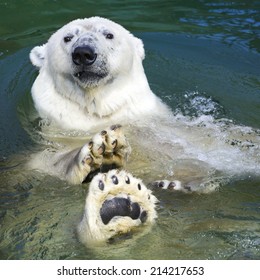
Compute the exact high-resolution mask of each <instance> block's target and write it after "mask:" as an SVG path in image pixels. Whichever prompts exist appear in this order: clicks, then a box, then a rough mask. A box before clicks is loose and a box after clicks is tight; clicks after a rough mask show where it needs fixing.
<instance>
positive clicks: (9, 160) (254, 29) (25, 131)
mask: <svg viewBox="0 0 260 280" xmlns="http://www.w3.org/2000/svg"><path fill="white" fill-rule="evenodd" d="M77 2H78V3H77ZM87 2H88V3H86V2H83V1H77V0H76V1H73V2H72V1H62V8H61V3H60V2H59V1H28V2H26V3H22V2H21V1H12V2H11V3H9V2H7V1H6V3H0V21H1V28H0V58H1V60H0V79H1V83H0V133H1V137H0V186H1V187H0V225H1V227H0V231H1V234H0V259H136V258H138V259H260V231H259V222H260V211H259V209H260V203H259V201H260V180H259V173H260V171H259V166H260V164H259V143H260V141H259V139H257V138H256V134H257V128H259V121H260V120H259V96H260V95H259V84H260V80H259V69H258V65H259V54H258V53H257V52H259V50H260V43H259V36H258V29H259V18H258V13H257V11H258V10H259V2H258V1H235V2H234V1H233V2H230V1H221V2H217V1H176V0H175V1H149V3H148V2H145V1H143V2H140V1H139V2H135V1H129V3H127V4H126V5H127V9H125V7H122V5H121V4H120V2H118V1H110V4H109V5H110V6H109V7H108V6H107V3H106V1H98V2H92V1H91V3H89V2H90V1H87ZM126 2H127V1H126ZM79 3H80V5H79ZM17 9H19V11H20V13H19V14H17V13H16V17H10V14H13V13H14V12H15V11H17ZM39 11H41V12H39ZM93 14H99V15H103V16H106V17H110V18H111V19H113V20H115V21H117V22H119V23H121V24H124V25H125V26H126V27H127V28H128V29H130V30H131V31H136V32H137V33H138V36H139V37H141V38H142V39H143V41H144V43H145V47H146V60H145V69H146V72H147V75H148V78H149V81H150V83H151V87H152V89H153V90H154V91H155V92H156V93H157V94H158V95H160V97H161V98H162V99H163V100H164V101H165V102H166V103H167V104H168V105H169V106H171V108H172V109H173V111H174V113H175V120H174V123H173V128H174V129H175V132H176V135H177V136H178V137H177V138H174V139H172V140H173V141H175V142H174V143H175V145H176V146H175V158H177V159H178V160H179V164H178V167H179V166H180V165H181V164H182V165H183V166H186V167H187V166H188V165H189V166H190V176H191V173H192V169H193V171H194V169H195V170H196V172H195V174H192V176H194V177H196V176H198V170H197V169H196V167H195V165H194V162H192V163H191V162H190V161H189V160H188V159H187V153H186V152H187V151H186V152H185V149H184V150H181V149H178V147H179V146H178V145H180V144H182V145H183V143H184V142H182V141H184V140H185V139H188V140H191V139H189V138H190V137H193V139H192V140H193V141H195V142H196V141H197V147H200V145H202V143H205V142H203V141H205V139H208V140H210V141H212V143H216V144H217V145H215V146H214V147H213V146H212V145H211V146H210V145H209V146H208V147H211V149H208V150H207V152H205V153H204V154H201V156H203V158H201V159H202V160H206V161H207V162H210V163H211V164H212V165H214V164H215V165H214V166H215V167H217V169H226V170H227V171H229V174H232V176H230V177H229V180H227V181H224V183H223V181H221V187H220V188H219V189H218V190H217V191H215V192H213V193H211V194H189V195H187V194H180V193H173V192H171V191H165V192H161V191H159V190H156V191H155V195H156V196H157V197H158V198H159V200H160V203H159V205H158V216H159V218H158V220H157V222H156V224H155V225H154V226H153V227H152V228H146V229H144V231H143V232H142V233H138V234H136V235H132V236H131V235H129V236H126V237H125V238H122V239H121V240H118V241H117V242H116V243H113V244H108V245H107V246H105V247H102V248H96V249H91V250H90V249H88V248H85V247H83V246H82V245H81V244H80V243H79V242H78V240H77V237H76V235H75V227H76V225H77V223H78V221H79V220H80V218H81V214H82V212H83V207H84V201H85V196H86V192H87V185H84V186H71V185H69V184H67V183H65V182H63V181H61V180H59V179H58V178H54V177H50V176H45V175H44V174H41V173H39V172H37V171H34V172H32V171H28V170H27V169H26V168H25V166H24V163H25V162H26V160H27V159H28V158H29V156H30V154H31V153H32V152H35V151H40V150H42V149H43V147H44V145H48V144H50V143H48V141H47V140H46V139H44V138H43V137H42V136H43V135H44V133H43V130H42V127H41V126H39V125H38V123H39V120H38V119H37V116H36V115H35V114H36V112H35V111H34V109H33V104H32V100H31V97H30V93H29V92H30V87H31V84H32V82H33V80H34V78H35V76H36V72H35V71H34V69H33V67H31V65H30V63H29V60H28V53H29V51H30V48H31V47H30V46H32V45H35V44H39V43H41V42H43V41H44V40H45V39H47V38H48V37H49V35H50V33H51V32H53V31H54V30H55V29H56V28H58V27H59V26H61V25H63V24H64V23H65V22H67V21H68V20H71V19H74V18H76V17H83V16H91V15H93ZM10 19H11V20H10ZM18 23H19V24H18ZM145 31H152V33H150V32H145ZM165 31H167V32H166V33H165ZM173 33H174V34H173ZM176 34H177V35H176ZM180 34H184V35H180ZM191 35H192V36H191ZM243 125H247V126H250V127H254V129H251V128H250V127H249V128H246V127H244V126H243ZM232 129H233V132H234V134H235V135H240V136H241V131H242V130H243V131H244V135H246V138H245V139H246V141H244V142H239V141H238V138H237V137H232V138H230V137H229V136H230V135H231V134H228V133H230V130H232ZM177 132H178V133H177ZM165 133H166V134H165V135H161V137H162V138H161V139H160V141H161V143H163V149H167V148H168V146H167V145H168V143H166V142H165V139H164V138H163V137H164V136H165V137H166V138H167V137H168V136H169V135H168V134H167V133H170V132H169V131H168V132H167V131H165ZM207 133H210V135H209V136H210V137H208V136H207ZM138 135H139V136H140V134H138V133H137V135H132V137H133V138H135V137H138ZM176 135H175V136H176ZM249 135H251V136H252V142H250V141H251V140H250V139H249V138H250V137H249ZM58 136H60V135H56V139H58ZM74 136H76V135H74ZM79 138H80V141H83V136H80V137H79ZM53 139H54V138H53ZM53 139H52V140H53ZM248 139H249V140H250V141H249V140H248ZM202 140H203V141H202ZM178 141H179V142H178ZM225 145H227V146H225ZM241 145H242V151H243V153H238V154H236V153H235V152H234V153H233V154H231V153H230V154H229V153H228V151H238V148H241ZM224 147H228V149H227V150H224ZM232 147H233V148H234V149H232ZM153 148H154V151H155V152H154V156H155V155H156V152H157V151H156V150H157V147H153ZM204 148H205V147H204ZM137 152H138V150H137V149H135V153H137ZM158 152H159V150H158ZM184 152H185V153H184ZM189 153H191V154H193V156H194V155H195V153H196V154H198V150H191V149H190V150H189ZM222 155H224V156H223V157H222V159H223V160H222V161H221V156H222ZM227 155H229V156H227ZM241 155H242V156H241ZM152 156H153V155H151V158H152ZM183 158H184V159H183ZM168 160H169V158H168ZM168 162H169V161H168ZM139 164H141V160H140V163H139ZM217 164H219V165H217ZM167 165H169V164H168V163H167V161H166V163H165V166H163V167H162V168H167ZM139 166H140V165H139ZM151 166H152V167H151V168H153V167H154V168H156V174H153V176H157V175H158V176H165V174H164V173H163V174H160V170H159V169H160V167H158V165H156V163H155V161H154V162H151ZM172 166H174V164H172V165H171V166H168V167H169V172H168V173H167V175H168V176H169V177H170V176H171V175H172V174H171V172H172V169H171V167H172ZM129 167H130V168H131V170H132V171H134V172H135V173H137V174H140V176H142V178H143V179H144V180H145V181H149V179H150V177H152V175H150V173H149V172H147V170H142V169H141V170H138V168H137V166H135V164H134V162H132V163H130V166H129ZM220 167H221V168H220ZM139 169H140V168H139ZM131 170H129V171H131ZM201 170H202V171H203V172H204V171H205V170H206V169H203V168H201ZM148 171H149V170H148ZM207 171H209V170H207ZM157 172H158V173H157ZM179 172H180V174H181V170H180V171H179ZM210 172H212V170H210ZM175 175H176V173H175ZM213 175H214V176H215V175H216V174H215V173H214V172H213ZM217 175H218V174H217ZM180 176H183V175H182V174H181V175H180ZM151 244H153V246H151Z"/></svg>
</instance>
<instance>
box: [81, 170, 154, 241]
mask: <svg viewBox="0 0 260 280" xmlns="http://www.w3.org/2000/svg"><path fill="white" fill-rule="evenodd" d="M156 203H157V199H156V197H155V196H154V195H153V194H152V192H151V190H149V189H147V187H146V186H145V185H144V184H143V183H142V181H141V180H140V179H138V178H135V177H134V176H132V175H131V174H130V173H127V172H126V171H124V170H122V171H118V170H116V169H114V170H111V171H109V172H108V173H99V174H98V175H96V176H95V177H94V178H93V180H92V182H91V183H90V186H89V191H88V195H87V198H86V204H85V211H84V216H83V219H82V221H81V223H80V225H79V228H78V229H79V230H78V232H79V236H80V239H81V241H82V242H83V243H88V244H89V243H95V242H99V241H106V240H108V239H110V238H111V237H113V236H116V235H118V234H124V233H127V232H129V231H131V230H132V229H134V228H137V227H139V226H141V225H143V224H149V223H150V224H151V223H152V222H153V221H154V220H155V218H156V217H157V214H156V210H155V208H156Z"/></svg>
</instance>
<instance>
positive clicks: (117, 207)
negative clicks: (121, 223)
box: [100, 197, 147, 225]
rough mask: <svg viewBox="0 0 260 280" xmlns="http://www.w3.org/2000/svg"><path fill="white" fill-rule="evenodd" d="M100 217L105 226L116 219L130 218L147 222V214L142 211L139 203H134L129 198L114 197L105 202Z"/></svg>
mask: <svg viewBox="0 0 260 280" xmlns="http://www.w3.org/2000/svg"><path fill="white" fill-rule="evenodd" d="M100 217H101V220H102V222H103V223H104V224H105V225H107V224H108V223H109V222H110V221H111V220H112V219H113V218H114V217H130V218H131V219H133V220H137V219H140V221H141V222H142V223H144V222H145V221H146V220H147V212H146V211H145V210H142V208H141V207H140V205H139V204H138V203H137V202H132V201H131V199H130V198H129V197H128V198H124V197H114V198H112V199H107V200H105V201H104V202H103V204H102V207H101V209H100Z"/></svg>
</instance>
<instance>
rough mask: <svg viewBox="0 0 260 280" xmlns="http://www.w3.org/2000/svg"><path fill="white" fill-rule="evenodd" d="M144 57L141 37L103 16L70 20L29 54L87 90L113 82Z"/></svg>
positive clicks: (34, 61)
mask: <svg viewBox="0 0 260 280" xmlns="http://www.w3.org/2000/svg"><path fill="white" fill-rule="evenodd" d="M126 54H127V55H126ZM143 58H144V48H143V44H142V41H141V40H139V39H138V38H135V37H134V36H133V35H132V34H131V33H129V32H128V31H127V30H126V29H124V28H123V27H122V26H120V25H119V24H116V23H114V22H112V21H110V20H108V19H104V18H100V17H92V18H88V19H78V20H74V21H72V22H70V23H68V24H67V25H65V26H63V27H62V28H61V29H59V30H58V31H57V32H56V33H54V34H53V35H52V36H51V37H50V39H49V41H48V42H47V43H46V44H45V45H43V46H40V47H35V48H34V49H33V50H32V52H31V54H30V59H31V61H32V63H33V64H34V65H35V66H37V67H39V68H40V69H45V71H46V70H47V71H48V72H49V74H50V75H51V76H53V77H55V76H56V75H60V76H62V77H63V78H64V80H66V82H68V81H71V84H73V86H75V85H78V86H80V87H82V88H84V89H86V88H93V87H97V86H100V85H102V84H107V83H111V82H113V80H114V79H116V78H117V77H118V76H119V75H120V76H122V73H125V74H127V73H128V72H129V71H130V69H131V67H132V65H133V63H134V62H136V61H138V60H139V61H142V59H143ZM59 82H60V80H59ZM75 82H76V83H75ZM56 86H58V85H56Z"/></svg>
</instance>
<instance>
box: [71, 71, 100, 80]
mask: <svg viewBox="0 0 260 280" xmlns="http://www.w3.org/2000/svg"><path fill="white" fill-rule="evenodd" d="M74 77H75V78H77V79H78V80H80V81H81V82H93V81H97V80H100V79H103V78H105V77H106V74H105V73H97V72H92V71H87V70H82V71H79V72H76V73H75V74H74Z"/></svg>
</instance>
